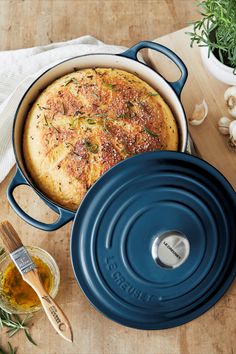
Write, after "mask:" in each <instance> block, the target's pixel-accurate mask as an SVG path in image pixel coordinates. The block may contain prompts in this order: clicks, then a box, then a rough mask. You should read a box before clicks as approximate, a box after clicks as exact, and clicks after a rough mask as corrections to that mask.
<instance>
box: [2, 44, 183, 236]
mask: <svg viewBox="0 0 236 354" xmlns="http://www.w3.org/2000/svg"><path fill="white" fill-rule="evenodd" d="M143 48H150V49H154V50H156V51H158V52H160V53H162V54H164V55H166V56H167V57H168V58H170V59H171V60H172V61H173V62H174V63H175V64H176V65H177V66H178V68H179V69H180V71H181V77H180V79H179V80H177V81H176V82H168V81H166V80H165V79H164V78H163V77H162V76H161V75H160V74H158V73H157V72H155V71H154V70H153V69H152V68H150V67H149V66H147V65H146V64H144V63H142V62H140V61H139V60H138V58H137V54H138V52H139V50H141V49H143ZM75 67H76V68H89V67H114V68H119V69H123V70H126V71H128V72H131V73H135V74H137V75H138V76H139V77H140V78H141V79H143V80H144V81H146V82H147V83H149V84H150V85H151V86H152V87H153V88H154V89H156V90H157V91H158V92H160V94H161V95H162V96H163V98H164V99H165V100H166V102H167V103H168V105H169V106H170V108H171V110H172V112H173V113H174V115H175V118H176V120H177V123H178V128H179V134H180V145H179V151H182V152H183V151H185V149H186V145H187V137H188V132H187V123H186V117H185V113H184V109H183V106H182V104H181V101H180V94H181V91H182V88H183V86H184V84H185V81H186V79H187V75H188V74H187V69H186V67H185V65H184V63H183V62H182V60H181V59H180V58H179V57H178V56H177V55H176V54H175V53H174V52H173V51H172V50H170V49H168V48H166V47H164V46H163V45H161V44H158V43H154V42H149V41H143V42H139V43H137V44H136V45H134V46H133V47H131V48H130V49H128V50H127V51H125V52H123V53H121V54H117V55H114V54H89V55H83V56H77V57H74V58H71V59H68V60H65V61H63V62H61V63H59V64H57V65H55V66H54V67H52V68H50V69H49V70H47V71H45V72H44V73H43V74H42V75H41V76H39V77H38V78H37V79H36V80H35V81H34V82H33V84H32V85H31V86H30V87H29V88H28V90H27V91H26V92H25V94H24V96H23V97H22V99H21V101H20V103H19V106H18V108H17V111H16V114H15V120H14V127H13V147H14V153H15V157H16V165H17V169H16V174H15V176H14V177H13V179H12V181H11V182H10V184H9V186H8V190H7V197H8V201H9V203H10V205H11V206H12V208H13V209H14V210H15V212H16V213H17V214H18V215H19V216H20V217H21V218H22V219H23V220H25V221H26V222H27V223H29V224H31V225H32V226H35V227H36V228H39V229H42V230H45V231H53V230H56V229H58V228H60V227H61V226H63V225H64V224H66V223H67V222H68V221H70V220H72V219H73V218H74V216H75V212H73V211H71V210H68V209H66V208H64V207H62V206H61V205H58V204H56V203H55V202H53V201H52V200H50V199H49V198H48V197H47V196H46V195H44V194H43V193H42V192H41V191H40V189H39V188H38V187H36V186H35V185H34V182H33V181H32V179H31V177H30V176H29V174H28V172H27V170H26V167H25V164H24V157H23V152H22V138H23V129H24V124H25V119H26V116H27V112H28V109H29V106H30V104H31V103H32V101H34V100H35V99H36V98H37V96H38V95H39V93H40V92H41V90H42V89H44V88H45V87H47V86H48V85H49V84H50V83H51V82H53V81H54V80H56V79H57V78H59V77H61V76H63V75H65V74H67V73H69V72H72V71H73V69H74V68H75ZM19 185H29V186H31V187H32V188H33V189H34V190H35V192H36V193H37V194H38V195H39V196H40V197H41V198H42V200H43V201H44V202H45V203H46V204H47V205H48V206H49V207H50V208H51V209H53V210H54V211H55V212H56V213H58V214H59V217H58V219H57V220H56V221H55V222H54V223H52V224H46V223H43V222H40V221H38V220H35V219H34V218H32V217H31V216H30V215H28V214H27V213H26V212H25V211H24V210H23V209H22V208H21V207H20V206H19V204H18V203H17V201H16V200H15V198H14V196H13V192H14V189H15V188H16V187H17V186H19Z"/></svg>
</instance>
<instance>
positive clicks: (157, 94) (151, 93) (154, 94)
mask: <svg viewBox="0 0 236 354" xmlns="http://www.w3.org/2000/svg"><path fill="white" fill-rule="evenodd" d="M147 95H148V96H159V93H154V92H148V94H147Z"/></svg>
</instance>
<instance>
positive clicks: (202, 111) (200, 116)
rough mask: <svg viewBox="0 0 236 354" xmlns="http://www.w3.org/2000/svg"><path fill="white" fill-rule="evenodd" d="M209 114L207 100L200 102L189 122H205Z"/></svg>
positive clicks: (198, 123) (192, 123) (194, 123)
mask: <svg viewBox="0 0 236 354" xmlns="http://www.w3.org/2000/svg"><path fill="white" fill-rule="evenodd" d="M207 114H208V105H207V103H206V101H205V100H203V101H202V103H200V104H196V106H195V108H194V111H193V114H192V117H191V118H189V120H188V121H189V124H191V125H200V124H202V123H203V122H204V120H205V118H206V116H207Z"/></svg>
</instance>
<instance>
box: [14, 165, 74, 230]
mask: <svg viewBox="0 0 236 354" xmlns="http://www.w3.org/2000/svg"><path fill="white" fill-rule="evenodd" d="M20 185H27V186H30V184H29V183H28V182H27V181H26V180H25V178H24V177H23V176H22V174H21V172H20V170H19V169H18V168H17V170H16V174H15V176H14V177H13V178H12V180H11V182H10V184H9V186H8V188H7V199H8V202H9V204H10V205H11V207H12V208H13V209H14V211H15V212H16V214H17V215H19V216H20V217H21V218H22V219H23V220H24V221H26V222H27V223H28V224H30V225H32V226H34V227H36V228H38V229H40V230H44V231H54V230H57V229H59V228H60V227H61V226H63V225H65V224H66V223H67V222H69V221H70V220H72V219H73V218H74V216H75V214H74V213H73V212H72V211H69V210H65V209H62V208H60V207H58V206H57V205H55V204H53V206H52V204H51V203H48V202H47V205H48V206H49V207H50V208H51V209H52V210H54V209H55V210H54V211H56V212H57V213H58V214H59V217H58V219H57V220H56V221H55V222H54V223H52V224H46V223H43V222H41V221H38V220H36V219H34V218H32V217H31V216H30V215H28V214H26V212H25V211H24V210H23V209H22V208H21V207H20V206H19V205H18V203H17V202H16V200H15V198H14V196H13V192H14V189H15V188H16V187H18V186H20Z"/></svg>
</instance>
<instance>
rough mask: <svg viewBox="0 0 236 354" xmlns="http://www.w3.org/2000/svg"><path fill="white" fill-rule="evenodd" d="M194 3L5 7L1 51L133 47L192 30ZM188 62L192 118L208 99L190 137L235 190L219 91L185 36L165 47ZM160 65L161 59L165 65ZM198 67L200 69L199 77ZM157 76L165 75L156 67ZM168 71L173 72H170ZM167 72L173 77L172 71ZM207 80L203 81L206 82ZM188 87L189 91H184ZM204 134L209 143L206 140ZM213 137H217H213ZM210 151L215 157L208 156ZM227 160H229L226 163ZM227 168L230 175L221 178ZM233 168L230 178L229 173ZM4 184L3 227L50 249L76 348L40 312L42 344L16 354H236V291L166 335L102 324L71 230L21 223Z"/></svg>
mask: <svg viewBox="0 0 236 354" xmlns="http://www.w3.org/2000/svg"><path fill="white" fill-rule="evenodd" d="M196 16H197V15H196V12H195V7H194V3H193V1H189V0H156V1H155V0H146V1H145V0H143V1H138V0H137V1H134V0H127V1H126V0H122V1H116V0H114V1H110V0H107V1H102V0H101V1H99V0H96V1H95V0H94V1H91V0H88V1H86V0H84V1H71V0H68V1H59V0H58V1H52V0H50V1H45V0H32V1H28V0H25V1H5V0H0V49H1V50H3V49H16V48H21V47H30V46H34V45H39V44H45V43H49V42H53V41H61V40H66V39H71V38H75V37H77V36H80V35H84V34H92V35H94V36H96V37H98V38H99V39H101V40H104V41H105V42H107V43H114V44H122V45H127V46H128V45H131V44H133V43H135V42H137V41H139V40H142V39H154V38H157V37H160V36H162V35H164V34H167V33H169V32H172V31H175V30H177V29H179V28H181V27H184V26H186V25H187V23H188V21H190V20H192V19H194V18H196ZM161 41H162V43H165V44H166V45H167V46H170V47H171V46H172V47H174V49H176V51H177V52H179V54H180V55H182V56H183V58H184V60H185V62H186V64H187V66H188V68H189V70H190V71H191V73H193V74H192V75H190V78H189V80H190V81H189V83H188V86H186V88H185V89H184V92H183V100H184V106H185V109H186V112H187V114H190V113H191V112H192V109H193V106H194V105H195V103H196V102H197V101H199V100H200V99H201V98H202V97H203V96H204V97H205V96H206V97H207V99H208V98H210V102H209V103H210V114H209V117H208V122H205V123H204V125H202V126H200V127H197V128H193V129H191V133H192V135H193V137H194V140H195V142H196V143H197V145H198V147H199V148H200V149H201V151H202V152H204V151H205V152H206V153H205V155H204V157H206V159H208V160H210V161H212V163H213V164H214V165H215V166H217V167H218V168H220V169H221V170H222V171H226V174H227V177H228V178H229V180H230V181H231V183H233V184H234V186H235V187H236V185H235V180H234V178H235V168H236V159H235V157H234V155H233V154H231V153H229V155H227V156H228V157H227V158H223V160H221V159H220V157H219V153H221V151H222V149H223V151H224V152H226V151H227V150H226V148H225V141H224V139H223V138H222V137H221V136H219V137H218V136H217V140H216V143H215V144H216V146H212V144H211V139H210V138H209V137H211V134H212V130H211V129H215V124H216V120H217V118H218V116H220V115H222V113H223V112H225V111H224V108H223V100H222V92H223V90H224V85H223V86H222V85H221V84H219V83H218V82H217V81H215V80H214V79H211V78H210V77H209V76H208V74H206V73H204V75H203V77H200V76H199V77H198V74H197V70H199V69H200V68H201V64H200V60H199V57H198V56H197V54H196V53H195V51H191V50H190V49H189V46H188V43H187V40H186V39H185V36H184V34H183V32H177V33H173V34H171V35H169V36H167V37H164V38H162V39H161ZM162 59H163V58H162ZM195 65H196V67H197V69H195ZM158 68H159V69H160V70H164V71H165V69H166V65H165V64H164V61H162V60H160V59H159V64H158ZM168 68H169V66H168ZM168 72H169V69H168ZM201 79H202V80H201ZM187 87H188V89H187ZM204 131H205V132H206V131H207V135H206V133H205V137H206V136H207V138H205V137H204V135H203V133H204ZM215 136H216V135H215ZM214 141H215V140H214ZM210 151H211V152H210ZM224 157H225V155H224ZM229 161H230V164H231V165H230V168H228V169H226V170H224V168H225V167H227V166H228V162H229ZM231 167H232V170H231ZM13 173H14V171H11V172H10V174H9V175H8V177H7V178H6V179H5V180H4V181H3V182H2V183H1V184H0V200H1V207H0V219H1V220H2V219H5V218H7V219H8V220H9V221H10V222H12V223H13V225H14V226H15V227H16V229H17V231H18V232H19V234H20V236H21V238H22V241H23V243H24V244H26V245H27V244H28V245H32V244H33V245H36V246H39V247H42V248H44V249H46V250H47V251H48V252H50V253H51V254H52V255H53V256H54V258H55V259H56V261H57V263H58V266H59V268H60V271H61V285H60V289H59V293H58V296H57V302H58V303H59V304H60V305H61V306H62V308H63V310H64V311H65V313H66V314H67V316H68V317H69V319H70V321H71V323H72V326H73V331H74V337H75V341H74V343H73V344H69V343H66V342H64V341H63V340H62V339H61V338H59V336H58V335H57V334H56V333H55V332H54V331H53V329H52V328H51V325H50V323H49V322H48V321H47V320H46V318H45V315H44V314H43V312H41V313H38V314H36V315H35V316H34V317H33V319H32V321H31V324H32V328H31V334H32V336H33V338H34V340H35V341H36V342H37V343H38V346H37V347H34V346H33V345H32V344H30V343H29V342H28V341H27V340H26V339H25V336H24V334H23V333H19V334H17V335H16V336H15V337H13V338H12V344H13V345H15V346H17V347H18V352H17V353H18V354H39V353H43V354H113V353H114V354H125V353H128V354H131V353H135V354H143V353H145V354H219V353H223V354H233V353H234V352H235V347H236V343H235V336H236V323H235V317H236V316H235V315H236V313H235V307H236V306H235V304H236V303H235V298H236V287H235V285H234V286H233V287H231V289H230V291H229V292H228V293H227V295H226V296H224V297H223V298H222V300H221V301H220V302H219V303H218V304H217V305H216V306H215V307H214V308H212V309H211V310H210V311H208V312H207V313H206V314H204V315H203V316H201V317H200V318H198V319H196V320H194V321H192V322H191V323H188V324H186V325H183V326H181V327H178V328H173V329H169V330H163V331H139V330H134V329H129V328H126V327H123V326H120V325H118V324H115V323H114V322H112V321H110V320H109V319H107V318H105V317H103V315H101V314H100V313H99V312H97V311H96V310H95V309H94V308H93V307H92V306H91V305H90V304H89V302H88V301H87V299H86V298H85V296H84V295H83V293H82V291H81V290H80V289H79V287H78V285H77V283H76V281H75V279H74V276H73V272H72V268H71V263H70V254H69V242H70V229H71V223H69V224H68V225H66V226H64V227H63V228H61V229H60V230H58V231H55V232H52V233H47V232H43V231H40V230H37V229H34V228H33V227H31V226H29V225H27V224H26V223H24V222H23V221H22V220H21V219H20V218H18V217H17V216H16V214H15V213H14V212H13V211H12V209H11V208H10V206H9V205H8V202H7V200H6V197H5V192H6V188H7V185H8V183H9V181H10V179H11V177H12V175H13ZM15 196H16V198H17V200H18V201H19V203H20V205H21V206H22V207H23V208H24V209H25V210H26V211H27V212H28V213H30V214H31V215H32V216H34V217H36V218H38V219H40V220H42V221H45V222H52V221H53V220H55V214H54V213H53V212H52V211H50V210H49V209H48V208H47V207H46V206H45V204H44V203H43V202H42V201H40V200H39V198H38V197H37V196H36V195H35V194H34V193H33V192H32V190H30V189H29V188H28V187H19V188H17V190H16V191H15ZM6 343H7V336H6V334H5V331H1V334H0V346H2V347H4V348H7V347H6Z"/></svg>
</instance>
